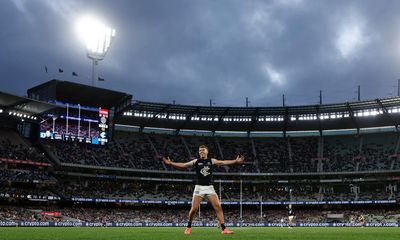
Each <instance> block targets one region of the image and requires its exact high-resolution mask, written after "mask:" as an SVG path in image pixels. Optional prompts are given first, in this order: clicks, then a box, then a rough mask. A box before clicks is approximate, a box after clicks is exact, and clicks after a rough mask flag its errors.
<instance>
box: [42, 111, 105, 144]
mask: <svg viewBox="0 0 400 240" xmlns="http://www.w3.org/2000/svg"><path fill="white" fill-rule="evenodd" d="M42 118H43V121H42V122H41V124H40V138H43V139H54V140H61V141H68V142H79V143H88V144H94V145H106V144H107V143H108V138H109V110H108V109H104V108H97V109H94V108H84V107H81V106H80V105H78V108H76V106H69V105H67V107H66V109H65V111H62V112H61V113H57V114H55V113H48V114H46V115H45V116H43V117H42Z"/></svg>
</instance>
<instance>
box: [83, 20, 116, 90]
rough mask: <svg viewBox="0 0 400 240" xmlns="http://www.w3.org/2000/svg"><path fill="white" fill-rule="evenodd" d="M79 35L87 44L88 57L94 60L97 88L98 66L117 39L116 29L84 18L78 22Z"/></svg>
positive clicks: (93, 79) (93, 82)
mask: <svg viewBox="0 0 400 240" xmlns="http://www.w3.org/2000/svg"><path fill="white" fill-rule="evenodd" d="M78 33H79V35H80V36H81V38H82V40H83V41H84V43H85V44H86V51H87V52H86V53H87V54H86V55H87V57H88V58H89V59H91V60H92V86H93V87H97V81H98V76H97V65H98V64H99V61H101V60H103V59H104V57H105V56H106V53H107V51H108V49H109V48H110V46H111V43H112V41H113V39H114V37H115V29H113V28H110V27H107V26H106V25H104V24H103V23H101V22H100V21H98V20H97V19H95V18H93V17H84V18H82V19H81V20H80V21H79V22H78Z"/></svg>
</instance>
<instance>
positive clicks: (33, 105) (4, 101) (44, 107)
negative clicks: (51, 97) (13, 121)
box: [0, 92, 58, 115]
mask: <svg viewBox="0 0 400 240" xmlns="http://www.w3.org/2000/svg"><path fill="white" fill-rule="evenodd" d="M0 108H1V109H2V110H3V111H4V112H6V111H8V112H10V111H11V112H17V113H22V114H29V115H39V114H42V113H44V112H47V111H50V110H54V109H56V108H58V106H57V105H55V104H51V103H46V102H41V101H37V100H33V99H30V98H26V97H19V96H16V95H12V94H9V93H4V92H0Z"/></svg>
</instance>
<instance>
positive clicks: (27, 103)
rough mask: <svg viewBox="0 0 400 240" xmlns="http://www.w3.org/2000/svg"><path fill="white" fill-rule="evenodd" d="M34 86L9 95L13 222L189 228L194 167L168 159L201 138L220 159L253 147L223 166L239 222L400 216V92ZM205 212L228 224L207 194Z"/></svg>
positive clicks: (6, 153) (6, 164) (210, 221)
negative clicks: (230, 92) (229, 92)
mask: <svg viewBox="0 0 400 240" xmlns="http://www.w3.org/2000/svg"><path fill="white" fill-rule="evenodd" d="M81 88H84V89H85V91H78V90H79V89H81ZM53 91H54V92H53ZM82 92H84V93H85V95H82ZM28 96H29V98H24V97H18V96H14V95H11V94H7V93H0V109H1V111H0V123H1V126H2V127H1V129H0V142H1V145H0V160H1V165H0V186H1V188H0V205H1V208H0V223H4V224H5V225H6V226H10V225H12V226H14V225H24V226H25V225H29V223H32V222H46V223H47V224H48V225H49V226H55V225H56V224H55V223H65V224H67V225H68V224H72V225H74V224H75V225H80V226H82V224H83V223H93V224H98V225H99V226H100V225H107V226H119V225H118V224H124V223H129V224H127V225H128V226H132V224H133V225H134V224H137V225H138V226H145V225H146V224H149V223H171V224H173V226H183V225H182V224H184V223H185V222H186V215H187V210H188V208H189V205H190V203H191V195H192V192H193V177H194V173H193V172H192V171H177V170H174V169H172V168H170V167H168V166H166V165H165V164H164V163H163V162H162V161H160V156H169V157H170V158H172V159H173V160H174V161H177V162H186V161H188V160H191V159H194V158H196V157H197V152H198V146H199V145H201V144H206V145H207V146H208V147H209V150H210V153H211V155H212V157H214V158H217V159H233V158H235V156H236V155H237V154H243V155H244V156H245V157H246V161H245V162H244V163H243V164H242V165H239V166H233V167H220V168H218V169H216V172H215V174H214V180H215V181H214V185H215V189H216V192H217V193H218V195H219V197H220V199H221V201H222V205H223V207H224V211H225V215H226V222H227V223H229V224H231V225H232V226H238V225H246V224H250V225H251V224H262V226H271V224H273V226H277V225H278V224H282V222H281V219H282V218H284V217H285V216H286V212H285V206H286V204H288V203H289V202H291V203H292V204H294V205H295V208H296V213H297V221H296V222H297V224H298V225H299V226H300V225H301V224H306V223H313V224H322V225H323V224H330V225H331V226H333V225H332V224H334V223H335V224H337V223H342V224H350V223H351V219H352V217H354V216H360V215H363V216H365V217H366V221H367V223H368V224H371V225H374V226H377V225H379V224H380V225H382V226H388V225H391V226H398V225H399V221H400V211H399V209H398V205H399V202H400V192H399V189H398V187H399V181H400V157H399V156H400V155H399V146H400V138H399V136H400V135H399V133H398V123H399V121H400V97H395V98H387V99H376V100H370V101H361V102H347V103H338V104H329V105H310V106H292V107H290V106H286V107H255V108H254V107H253V108H239V107H204V106H185V105H174V104H163V103H150V102H141V101H131V98H132V96H131V95H129V94H126V93H119V92H114V91H109V90H106V89H99V88H93V87H88V86H82V85H79V84H74V83H69V82H65V81H59V80H51V81H49V82H46V83H44V84H41V85H39V86H37V87H34V88H32V89H29V90H28ZM87 96H93V97H90V98H89V97H87ZM94 96H109V97H108V98H96V97H94ZM90 99H93V101H91V100H90ZM99 109H100V110H99ZM104 110H106V117H107V118H108V119H106V120H107V122H106V124H102V121H103V119H101V118H102V117H104V116H103V115H101V114H102V111H103V112H104ZM99 114H100V117H99ZM81 121H82V122H81ZM105 125H106V127H105ZM103 132H104V135H102V134H101V133H103ZM103 138H104V139H106V140H104V141H99V140H101V139H103ZM100 143H102V144H100ZM285 219H286V218H285ZM196 221H197V223H198V224H199V225H203V226H211V225H215V224H216V222H215V221H216V220H215V217H214V215H213V212H212V211H211V209H210V206H208V205H207V204H206V202H204V203H203V204H202V205H201V211H200V213H199V215H198V217H196ZM284 224H286V222H285V223H284ZM353 224H357V223H353ZM322 225H321V226H322ZM121 226H122V225H121Z"/></svg>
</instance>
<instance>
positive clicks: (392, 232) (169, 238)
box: [0, 227, 400, 240]
mask: <svg viewBox="0 0 400 240" xmlns="http://www.w3.org/2000/svg"><path fill="white" fill-rule="evenodd" d="M183 230H184V228H167V227H157V228H148V227H146V228H86V227H83V228H80V227H75V228H74V227H71V228H54V227H53V228H49V227H41V228H39V227H31V228H28V227H26V228H15V227H13V228H10V227H5V228H0V239H1V240H14V239H24V240H25V239H27V240H28V239H29V240H66V239H79V240H84V239H85V240H86V239H87V240H106V239H107V240H128V239H129V240H133V239H151V240H153V239H154V240H158V239H160V240H161V239H163V240H178V239H186V240H187V239H199V240H200V239H202V240H204V239H212V240H218V239H240V240H245V239H246V240H247V239H248V240H257V239H260V240H261V239H263V240H275V239H288V240H313V239H315V240H317V239H318V240H322V239H329V240H330V239H338V240H339V239H340V240H347V239H349V240H350V239H351V240H353V239H360V240H376V239H385V240H391V239H393V240H394V239H396V240H398V239H400V228H325V227H318V228H311V227H310V228H292V229H288V228H279V227H276V228H270V227H269V228H262V227H260V228H232V230H234V231H235V233H234V234H233V235H221V233H220V231H219V230H218V229H217V228H195V227H194V228H193V229H192V234H191V235H190V236H185V235H184V234H183Z"/></svg>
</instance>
